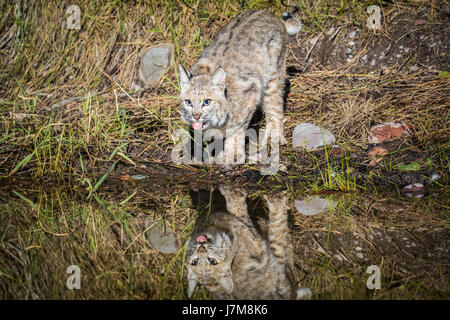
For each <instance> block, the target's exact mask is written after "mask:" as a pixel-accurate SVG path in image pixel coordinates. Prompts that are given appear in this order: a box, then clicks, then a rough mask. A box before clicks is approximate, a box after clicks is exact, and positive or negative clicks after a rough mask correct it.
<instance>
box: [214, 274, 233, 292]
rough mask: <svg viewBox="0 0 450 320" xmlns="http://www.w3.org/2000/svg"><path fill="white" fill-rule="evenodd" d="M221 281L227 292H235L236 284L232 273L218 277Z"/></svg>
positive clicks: (218, 280) (221, 285)
mask: <svg viewBox="0 0 450 320" xmlns="http://www.w3.org/2000/svg"><path fill="white" fill-rule="evenodd" d="M216 280H217V282H219V285H220V287H221V288H222V289H223V290H224V291H225V292H226V293H227V294H231V293H232V292H233V288H234V284H233V277H232V276H231V275H229V276H225V277H219V278H218V279H216Z"/></svg>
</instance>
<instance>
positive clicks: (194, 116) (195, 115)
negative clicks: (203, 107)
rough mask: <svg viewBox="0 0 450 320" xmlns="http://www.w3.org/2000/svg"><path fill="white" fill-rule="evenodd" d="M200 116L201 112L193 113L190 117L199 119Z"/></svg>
mask: <svg viewBox="0 0 450 320" xmlns="http://www.w3.org/2000/svg"><path fill="white" fill-rule="evenodd" d="M201 116H202V115H201V114H198V113H194V114H193V115H192V118H194V119H195V120H198V119H200V117H201Z"/></svg>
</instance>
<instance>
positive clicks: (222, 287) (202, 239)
mask: <svg viewBox="0 0 450 320" xmlns="http://www.w3.org/2000/svg"><path fill="white" fill-rule="evenodd" d="M233 258H234V253H233V248H232V243H231V240H230V237H229V236H228V235H227V234H226V233H225V232H224V231H222V230H218V229H216V228H215V227H208V228H207V229H206V231H203V232H200V233H197V234H196V235H193V236H192V237H191V238H190V239H189V240H188V243H187V252H186V260H185V265H186V268H187V270H188V297H189V298H190V297H191V296H192V294H193V293H194V291H195V288H196V287H197V284H201V285H203V286H205V287H206V288H207V289H208V290H209V291H211V292H212V293H216V294H219V295H221V294H224V293H225V294H231V293H232V292H233V276H232V273H231V263H232V261H233Z"/></svg>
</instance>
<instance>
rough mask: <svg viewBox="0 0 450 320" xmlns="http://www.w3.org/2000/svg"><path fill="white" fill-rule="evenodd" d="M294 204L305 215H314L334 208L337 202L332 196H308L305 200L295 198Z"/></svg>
mask: <svg viewBox="0 0 450 320" xmlns="http://www.w3.org/2000/svg"><path fill="white" fill-rule="evenodd" d="M294 206H295V209H297V211H298V212H299V213H301V214H303V215H305V216H314V215H316V214H319V213H322V212H327V211H330V210H332V209H333V208H334V207H335V203H334V201H333V200H332V199H331V198H329V199H324V198H320V197H317V196H308V197H306V198H305V199H304V200H295V201H294Z"/></svg>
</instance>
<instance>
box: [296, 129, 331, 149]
mask: <svg viewBox="0 0 450 320" xmlns="http://www.w3.org/2000/svg"><path fill="white" fill-rule="evenodd" d="M335 142H336V138H335V136H334V135H333V134H332V133H331V132H330V131H328V130H326V129H324V128H321V127H318V126H316V125H314V124H312V123H306V122H305V123H301V124H299V125H298V126H296V127H295V129H294V132H293V133H292V147H293V148H296V147H302V148H305V149H306V150H308V151H309V150H314V149H317V148H320V147H323V146H324V145H332V144H334V143H335Z"/></svg>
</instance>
